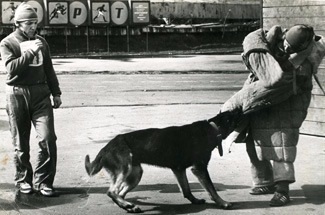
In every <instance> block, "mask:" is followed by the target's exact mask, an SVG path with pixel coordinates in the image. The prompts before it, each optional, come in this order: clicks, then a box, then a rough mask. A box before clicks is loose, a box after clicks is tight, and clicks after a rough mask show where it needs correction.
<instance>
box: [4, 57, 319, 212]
mask: <svg viewBox="0 0 325 215" xmlns="http://www.w3.org/2000/svg"><path fill="white" fill-rule="evenodd" d="M203 57H204V56H192V57H191V59H192V60H189V61H187V59H188V58H190V57H188V56H187V57H184V58H182V59H181V60H180V59H178V61H176V60H175V59H177V57H173V58H165V59H164V58H153V61H151V63H150V64H149V63H148V61H149V59H147V60H144V59H142V58H128V59H127V60H125V59H105V60H95V59H87V60H85V59H83V60H82V59H55V60H54V64H55V68H56V70H57V71H58V73H59V74H60V75H59V80H60V82H61V86H62V89H64V92H65V94H66V96H65V98H64V99H65V101H64V102H65V103H64V105H63V106H62V108H60V109H57V110H55V127H56V133H57V136H58V142H57V144H58V167H57V175H56V180H55V183H54V186H55V188H56V189H57V191H58V193H59V197H54V198H46V197H42V196H40V195H38V194H36V193H35V194H32V195H23V194H20V193H18V192H16V190H15V188H14V183H13V175H14V164H13V161H12V154H13V149H12V145H11V144H10V142H11V141H10V132H9V128H8V120H7V115H6V112H5V109H4V91H3V90H0V103H1V104H0V139H1V144H0V214H1V215H7V214H10V215H11V214H14V215H16V214H23V215H29V214H31V215H40V214H69V215H70V214H71V215H74V214H99V215H101V214H125V213H126V212H125V211H123V210H122V209H120V208H118V207H117V206H116V205H115V204H114V203H113V202H112V201H111V199H110V198H109V197H107V195H106V194H105V193H106V191H107V187H108V183H107V177H106V173H105V171H104V170H102V171H101V172H100V173H98V174H97V175H96V176H94V177H92V178H89V177H88V175H87V174H86V172H85V170H84V157H85V155H86V154H89V155H90V158H91V159H93V158H94V157H95V156H96V154H97V153H98V151H99V150H100V149H101V148H102V147H103V146H105V145H106V144H107V142H108V141H109V140H110V139H112V138H113V137H114V136H115V135H117V134H120V133H125V132H129V131H133V130H138V129H143V128H149V127H166V126H171V125H183V124H187V123H191V122H194V121H197V120H202V119H207V118H210V117H213V116H214V115H215V114H216V113H217V112H218V110H219V109H220V106H221V104H222V102H224V101H225V100H226V99H227V98H229V96H231V95H232V93H234V92H235V91H236V90H238V87H239V86H240V85H241V84H242V82H238V81H236V80H237V79H244V77H246V74H237V73H236V71H238V72H239V73H241V72H244V68H243V65H242V64H240V56H229V58H228V57H221V56H213V55H211V56H206V58H203ZM210 57H211V58H210ZM207 59H208V60H207ZM150 60H151V59H150ZM205 60H207V61H205ZM102 61H104V62H102ZM191 62H194V64H193V65H192V67H187V66H189V65H187V64H190V63H191ZM208 62H211V64H209V63H208ZM212 62H214V64H213V63H212ZM216 62H217V64H216ZM80 64H82V65H80ZM144 64H147V65H148V69H146V68H145V65H144ZM152 64H154V65H156V68H159V69H156V70H154V68H155V66H153V65H152ZM171 64H173V67H169V66H170V65H171ZM78 65H79V67H78V68H79V69H78V72H77V71H76V70H75V69H73V68H74V67H75V66H78ZM131 65H134V66H131ZM205 65H206V66H207V67H205ZM216 65H220V67H218V66H216ZM60 66H62V67H60ZM106 67H109V68H110V69H106ZM149 67H151V68H149ZM113 68H115V69H116V70H114V71H113ZM140 68H141V69H140ZM213 68H214V69H213ZM216 68H219V69H220V70H219V69H216ZM0 71H1V69H0ZM92 71H93V72H92ZM139 71H141V72H139ZM177 71H181V72H180V74H179V73H177ZM187 71H192V72H193V73H195V74H183V73H187ZM213 71H214V73H216V74H214V73H213ZM225 71H226V72H225ZM224 72H225V74H222V73H224ZM232 72H234V74H232ZM94 73H100V74H95V75H94ZM161 73H163V74H161ZM164 73H174V74H172V75H171V74H167V75H166V74H164ZM189 73H191V72H189ZM206 73H209V74H206ZM210 73H211V74H210ZM219 73H221V74H219ZM108 74H114V75H108ZM218 74H219V76H218ZM238 75H239V77H238ZM235 76H236V78H235ZM189 77H190V78H192V79H190V78H189ZM0 79H1V83H3V82H4V81H5V75H0ZM141 79H142V81H141ZM112 80H114V82H112ZM161 80H164V81H163V82H162V81H161ZM181 80H182V82H179V81H181ZM193 80H199V81H198V82H197V83H196V84H195V85H192V84H190V83H192V82H193ZM217 80H219V81H220V82H217V83H216V81H217ZM242 81H243V80H242ZM85 82H87V83H88V82H90V83H91V84H94V83H100V84H98V85H99V86H102V85H101V84H103V83H106V84H107V85H108V86H109V88H110V91H109V93H108V92H107V91H105V90H103V89H102V88H91V90H90V88H89V86H88V85H86V84H85ZM113 83H114V84H113ZM149 83H150V84H149ZM222 83H224V85H222ZM230 83H231V84H232V85H234V86H235V87H233V88H232V89H226V87H225V86H227V85H229V84H230ZM214 84H216V85H218V86H221V87H220V88H218V87H217V88H213V87H212V85H214ZM120 85H122V86H123V87H121V86H120ZM85 88H86V89H85ZM129 89H132V90H129ZM144 92H147V94H148V92H149V93H150V94H149V95H150V96H144V95H145V94H144ZM147 94H146V95H147ZM207 95H209V96H207ZM212 95H215V96H216V97H218V99H216V100H212V98H211V97H212ZM82 98H85V99H82ZM159 98H160V99H159ZM170 100H171V101H179V102H178V103H176V102H170ZM82 101H83V102H82ZM31 137H32V138H31V162H32V164H35V162H36V154H37V150H38V147H37V140H36V134H35V131H34V130H32V135H31ZM295 168H296V169H295V170H296V183H294V184H292V185H291V186H290V190H291V191H290V196H291V200H292V201H291V203H290V204H289V205H288V206H286V207H281V208H272V207H269V205H268V204H269V201H270V199H271V198H272V195H263V196H251V195H250V194H249V193H248V192H249V190H250V188H251V185H252V184H251V177H250V168H249V160H248V156H247V154H246V151H245V145H244V144H236V145H234V146H233V147H232V152H231V153H226V154H224V156H223V157H220V156H219V155H218V152H217V150H215V151H214V152H213V154H212V158H211V161H210V164H209V172H210V176H211V178H212V181H213V182H214V185H215V186H216V188H217V189H218V193H219V195H220V196H221V197H222V198H223V199H225V200H227V201H231V202H233V203H234V209H233V210H222V209H219V208H217V207H215V204H214V203H213V202H212V201H211V200H210V199H209V196H208V194H207V193H206V192H205V191H204V189H203V188H202V187H201V185H200V184H199V182H198V180H197V179H196V178H195V176H193V174H192V173H191V171H190V170H189V171H188V172H187V173H188V178H189V183H190V187H191V189H192V192H193V194H194V195H195V196H196V197H198V198H204V199H206V200H207V202H206V204H204V205H191V204H190V203H189V202H188V200H186V199H184V198H183V197H182V195H181V193H180V191H179V189H178V187H177V183H176V179H175V177H174V176H173V174H172V172H171V171H170V170H168V169H162V168H158V167H153V166H148V165H143V169H144V174H143V177H142V180H141V182H140V184H139V186H138V187H136V188H135V190H133V191H132V192H130V193H129V194H128V195H127V196H126V198H127V199H128V200H129V201H131V202H133V203H135V204H137V205H139V207H140V208H141V209H142V210H143V211H144V214H200V215H210V214H229V215H234V214H236V215H237V214H298V215H300V214H301V215H305V214H316V215H318V214H319V215H323V214H324V213H325V138H322V137H314V136H306V135H301V136H300V142H299V145H298V156H297V160H296V162H295Z"/></svg>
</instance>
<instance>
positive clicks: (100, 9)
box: [93, 4, 107, 22]
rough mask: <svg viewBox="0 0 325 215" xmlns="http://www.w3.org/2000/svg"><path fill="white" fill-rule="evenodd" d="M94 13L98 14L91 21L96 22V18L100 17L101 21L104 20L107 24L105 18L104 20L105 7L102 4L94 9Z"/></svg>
mask: <svg viewBox="0 0 325 215" xmlns="http://www.w3.org/2000/svg"><path fill="white" fill-rule="evenodd" d="M96 11H97V12H98V14H97V15H96V16H95V17H94V19H93V20H94V21H96V19H97V18H99V17H101V16H102V17H103V19H104V22H107V21H106V18H105V15H104V12H107V10H105V5H104V4H103V5H102V6H101V7H98V8H97V9H96Z"/></svg>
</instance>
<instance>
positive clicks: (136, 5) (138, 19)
mask: <svg viewBox="0 0 325 215" xmlns="http://www.w3.org/2000/svg"><path fill="white" fill-rule="evenodd" d="M131 10H132V24H134V25H148V24H149V23H150V2H149V1H132V2H131Z"/></svg>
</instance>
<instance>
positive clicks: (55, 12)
mask: <svg viewBox="0 0 325 215" xmlns="http://www.w3.org/2000/svg"><path fill="white" fill-rule="evenodd" d="M67 9H68V8H67V3H66V2H61V3H60V2H57V3H56V2H50V3H49V10H48V11H49V12H50V11H51V13H50V15H49V23H50V24H67V23H68V14H67Z"/></svg>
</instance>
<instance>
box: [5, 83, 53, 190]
mask: <svg viewBox="0 0 325 215" xmlns="http://www.w3.org/2000/svg"><path fill="white" fill-rule="evenodd" d="M6 99H7V106H6V110H7V113H8V116H9V126H10V131H11V136H12V143H13V146H14V150H15V153H14V163H15V166H16V173H15V183H16V186H18V185H19V184H20V183H23V182H27V183H29V184H30V185H32V184H33V174H34V188H35V189H36V190H38V189H39V188H40V185H41V184H46V185H49V186H52V185H53V182H54V177H55V173H56V163H57V148H56V139H57V138H56V135H55V131H54V118H53V108H52V104H51V100H50V90H49V88H48V85H46V84H39V85H33V86H8V85H7V86H6ZM32 124H33V126H34V128H35V131H36V134H37V139H38V145H39V151H38V157H37V164H36V167H35V171H34V173H33V168H32V165H31V163H30V134H31V127H32V126H31V125H32Z"/></svg>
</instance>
